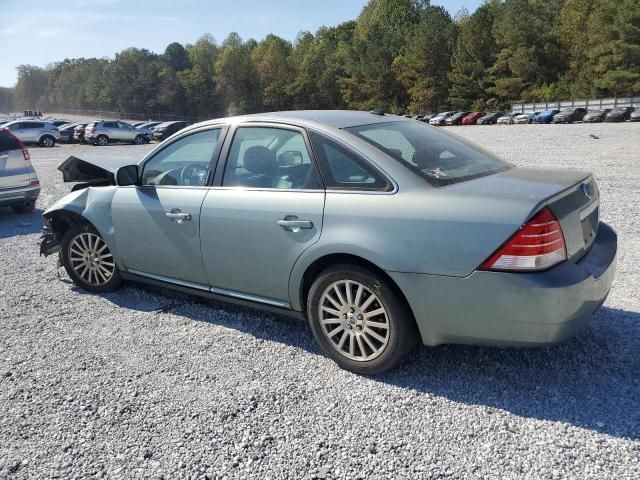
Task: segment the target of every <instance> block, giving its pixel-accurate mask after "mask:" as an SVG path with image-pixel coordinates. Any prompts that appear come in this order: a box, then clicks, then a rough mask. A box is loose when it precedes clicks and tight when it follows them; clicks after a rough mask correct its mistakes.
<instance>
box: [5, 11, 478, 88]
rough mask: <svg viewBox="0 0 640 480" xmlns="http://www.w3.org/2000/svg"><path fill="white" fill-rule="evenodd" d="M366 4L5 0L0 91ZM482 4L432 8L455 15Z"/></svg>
mask: <svg viewBox="0 0 640 480" xmlns="http://www.w3.org/2000/svg"><path fill="white" fill-rule="evenodd" d="M366 3H367V2H366V0H277V1H275V0H273V1H268V0H233V1H228V0H209V1H206V0H174V1H172V0H0V86H3V87H10V86H12V85H14V84H15V82H16V71H15V67H16V66H17V65H20V64H26V63H28V64H32V65H39V66H44V65H46V64H47V63H50V62H55V61H60V60H64V59H65V58H78V57H87V58H88V57H111V56H113V55H114V54H115V53H116V52H118V51H120V50H122V49H124V48H127V47H139V48H147V49H149V50H152V51H155V52H162V51H164V49H165V47H166V46H167V45H168V44H169V43H171V42H174V41H177V42H180V43H183V44H186V43H193V42H194V41H195V40H196V39H197V38H198V37H199V36H200V35H202V34H203V33H211V34H213V35H214V36H215V38H216V40H218V41H219V42H221V41H222V40H224V38H225V37H226V36H227V35H228V34H229V33H230V32H233V31H236V32H238V33H239V34H240V36H241V37H242V38H243V39H247V38H255V39H256V40H260V39H262V38H264V36H265V35H267V34H269V33H274V34H276V35H279V36H281V37H284V38H287V39H289V40H293V39H295V37H296V35H297V33H298V32H300V31H303V30H309V31H311V32H315V30H316V29H317V28H318V27H320V26H322V25H327V26H332V25H337V24H338V23H341V22H344V21H346V20H351V19H354V18H356V17H357V16H358V14H359V13H360V11H361V10H362V7H363V6H364V5H365V4H366ZM481 3H482V0H466V1H465V0H442V1H437V0H433V1H432V4H438V5H443V6H445V7H446V8H447V9H448V10H449V12H451V14H452V15H453V14H455V12H457V11H458V10H459V9H460V7H462V6H465V7H466V8H467V9H468V10H469V11H470V12H473V10H475V8H476V7H477V6H478V5H480V4H481Z"/></svg>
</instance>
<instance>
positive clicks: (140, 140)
mask: <svg viewBox="0 0 640 480" xmlns="http://www.w3.org/2000/svg"><path fill="white" fill-rule="evenodd" d="M133 143H134V144H135V145H144V144H145V141H144V137H143V136H142V135H138V136H137V137H136V138H135V140H134V141H133Z"/></svg>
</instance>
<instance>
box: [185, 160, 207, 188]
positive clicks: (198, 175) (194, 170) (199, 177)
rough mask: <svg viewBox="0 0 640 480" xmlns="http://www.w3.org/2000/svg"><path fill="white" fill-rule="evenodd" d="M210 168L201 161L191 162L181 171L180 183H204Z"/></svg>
mask: <svg viewBox="0 0 640 480" xmlns="http://www.w3.org/2000/svg"><path fill="white" fill-rule="evenodd" d="M208 170H209V169H208V167H206V166H204V165H202V164H200V163H189V164H188V165H185V166H184V167H182V170H181V171H180V185H194V186H202V185H204V182H205V181H206V179H207V172H208Z"/></svg>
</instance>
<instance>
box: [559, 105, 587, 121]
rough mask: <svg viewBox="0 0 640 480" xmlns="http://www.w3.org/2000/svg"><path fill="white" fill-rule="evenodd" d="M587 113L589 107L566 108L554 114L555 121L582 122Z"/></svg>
mask: <svg viewBox="0 0 640 480" xmlns="http://www.w3.org/2000/svg"><path fill="white" fill-rule="evenodd" d="M586 114H587V109H586V108H583V107H575V108H565V109H563V110H560V111H559V112H558V113H556V114H555V115H554V116H553V123H573V122H581V121H582V119H583V118H584V116H585V115H586Z"/></svg>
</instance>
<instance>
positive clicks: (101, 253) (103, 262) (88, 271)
mask: <svg viewBox="0 0 640 480" xmlns="http://www.w3.org/2000/svg"><path fill="white" fill-rule="evenodd" d="M68 253H69V262H70V263H71V268H73V270H74V271H75V272H76V273H77V274H78V276H79V277H80V278H81V279H82V280H83V281H85V282H87V283H88V284H90V285H94V286H102V285H105V284H106V283H108V282H109V280H111V277H113V274H114V272H115V269H116V265H115V262H114V260H113V255H111V252H110V251H109V248H108V247H107V244H106V243H105V241H104V240H103V239H102V238H101V237H100V236H98V235H96V234H94V233H91V232H84V233H81V234H79V235H77V236H76V237H74V239H73V240H72V241H71V243H70V244H69V252H68Z"/></svg>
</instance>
